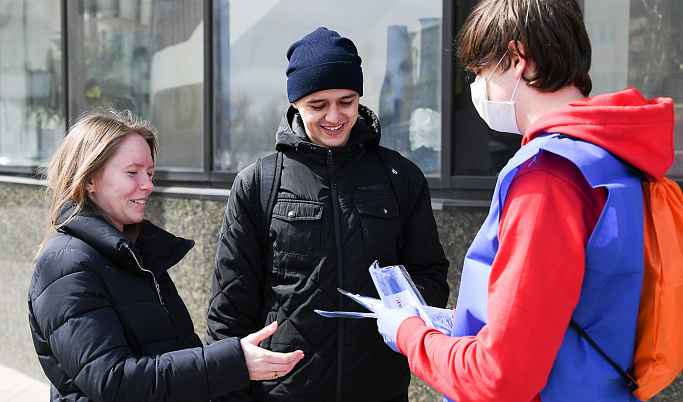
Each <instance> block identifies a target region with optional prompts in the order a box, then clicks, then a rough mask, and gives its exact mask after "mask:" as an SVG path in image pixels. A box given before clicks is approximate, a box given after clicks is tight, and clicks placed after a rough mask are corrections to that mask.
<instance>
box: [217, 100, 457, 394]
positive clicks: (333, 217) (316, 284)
mask: <svg viewBox="0 0 683 402" xmlns="http://www.w3.org/2000/svg"><path fill="white" fill-rule="evenodd" d="M379 139H380V130H379V123H378V122H377V119H376V117H375V115H374V114H373V113H372V112H371V111H370V110H369V109H367V108H365V107H363V106H361V107H360V110H359V118H358V121H357V123H356V125H355V126H354V128H353V129H352V132H351V136H350V138H349V141H348V143H347V145H344V146H342V147H338V148H331V149H326V148H323V147H320V146H318V145H315V144H313V143H311V142H310V140H308V138H307V136H306V134H305V131H304V129H303V123H302V122H301V118H300V116H299V115H298V114H296V109H294V108H290V109H289V111H288V112H287V113H286V114H285V116H284V117H283V120H282V123H281V124H280V128H279V130H278V133H277V149H278V150H279V151H282V152H283V154H284V160H283V167H282V178H281V184H280V188H279V191H278V194H277V201H276V203H275V207H274V210H273V215H272V223H271V226H270V240H269V252H268V255H267V258H266V263H265V267H264V265H263V264H262V261H261V256H260V246H259V233H260V232H259V228H258V227H257V223H256V222H259V217H258V213H259V208H260V203H259V191H258V188H259V187H258V180H257V174H256V169H255V166H254V165H252V166H250V167H247V168H246V169H245V170H243V171H242V172H241V173H240V174H239V175H238V176H237V178H236V179H235V182H234V185H233V187H232V191H231V193H230V199H229V201H228V207H227V210H226V214H225V218H224V221H223V228H222V230H221V236H220V240H219V245H218V251H217V256H216V267H215V270H214V277H213V281H212V285H211V295H210V298H209V312H208V326H209V328H208V339H209V342H212V341H216V340H219V339H223V338H225V337H229V336H243V335H245V334H248V333H251V332H253V331H254V330H255V329H257V328H260V327H262V326H263V325H265V324H268V323H270V322H272V321H275V320H277V321H278V323H279V328H278V330H277V331H276V332H275V334H274V335H273V336H272V337H271V338H269V339H266V340H265V341H264V342H262V345H261V346H263V347H266V348H268V349H271V350H273V351H281V352H289V351H292V350H296V349H301V350H303V351H304V354H305V358H304V359H303V360H302V361H301V362H299V363H298V365H297V366H296V367H295V368H294V370H293V371H292V372H291V373H290V374H288V375H287V376H285V377H283V378H277V379H274V380H272V381H263V382H258V383H256V382H252V384H251V389H250V390H243V391H242V394H241V396H242V397H243V398H244V399H249V398H252V397H253V398H254V399H256V400H272V401H310V400H316V401H334V400H338V401H341V400H344V401H382V400H387V399H391V398H393V397H395V396H397V395H400V394H401V393H404V392H406V390H407V388H408V385H409V382H410V369H409V367H408V363H407V361H406V359H405V357H404V356H403V355H401V354H398V353H395V352H393V351H392V350H391V349H390V348H389V347H388V346H386V345H385V344H384V342H383V340H382V337H381V336H380V335H379V333H378V332H377V325H376V321H375V320H373V319H356V320H354V319H348V320H344V319H331V318H324V317H322V316H320V315H318V314H316V313H315V312H314V309H322V310H347V311H348V310H356V311H362V310H363V308H362V307H360V306H359V305H358V304H356V303H355V302H354V301H352V300H350V299H349V298H346V297H345V296H343V295H341V294H340V293H339V292H338V291H337V288H343V289H345V290H347V291H350V292H353V293H359V294H362V295H368V296H373V297H378V295H377V291H376V290H375V286H374V285H373V282H372V280H371V278H370V275H369V272H368V268H369V267H370V265H371V264H372V262H373V261H375V260H378V261H379V264H380V266H388V265H396V264H402V265H403V266H405V268H406V269H407V270H408V272H409V273H410V275H411V277H412V279H413V281H414V282H415V284H416V286H417V287H418V288H419V290H420V291H421V293H422V295H423V296H424V298H425V300H426V301H427V303H428V304H431V305H433V306H439V307H444V306H445V304H446V302H447V298H448V293H449V287H448V284H447V282H446V271H447V268H448V260H447V259H446V257H445V255H444V252H443V249H442V247H441V244H440V243H439V238H438V233H437V228H436V223H435V220H434V216H433V212H432V209H431V199H430V195H429V188H428V185H427V181H426V180H425V178H424V175H423V174H422V172H421V171H420V170H419V168H417V166H415V165H414V164H413V163H412V162H410V161H408V160H407V159H405V158H403V163H402V166H399V167H397V170H398V171H397V172H396V173H397V174H398V175H406V177H407V180H406V182H407V185H406V187H405V188H404V189H403V190H402V191H403V194H395V191H396V192H398V191H401V190H400V189H394V188H393V187H392V184H391V180H390V178H389V175H388V174H389V173H388V172H387V170H386V169H385V167H384V165H383V164H382V161H381V160H380V159H379V156H378V154H377V151H376V149H377V147H378V146H379ZM397 197H406V199H407V202H406V203H405V205H406V206H407V207H408V208H407V214H406V216H405V226H404V227H403V225H402V223H401V221H402V219H401V218H400V216H399V204H400V203H399V200H398V198H397ZM249 394H250V395H249ZM239 396H240V395H235V398H238V397H239Z"/></svg>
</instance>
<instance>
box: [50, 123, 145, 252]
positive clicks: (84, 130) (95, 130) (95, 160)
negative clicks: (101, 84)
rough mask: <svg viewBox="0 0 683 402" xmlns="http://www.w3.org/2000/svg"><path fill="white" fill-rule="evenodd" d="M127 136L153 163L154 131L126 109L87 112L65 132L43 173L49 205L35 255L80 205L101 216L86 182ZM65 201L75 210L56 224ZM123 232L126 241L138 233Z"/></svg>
mask: <svg viewBox="0 0 683 402" xmlns="http://www.w3.org/2000/svg"><path fill="white" fill-rule="evenodd" d="M130 134H138V135H140V136H142V138H144V139H145V140H146V141H147V144H148V145H149V148H150V151H151V153H152V162H154V163H156V157H157V139H156V129H155V128H154V126H152V125H151V124H149V123H148V122H146V121H145V120H142V119H140V118H139V117H137V116H134V115H133V114H132V113H131V112H130V111H128V110H126V111H116V110H108V111H104V112H101V113H92V112H91V113H87V114H85V115H83V116H82V117H81V118H80V119H79V120H78V121H77V122H76V124H74V125H73V126H72V127H71V128H70V129H69V130H68V131H67V133H66V136H65V137H64V139H63V140H62V144H61V145H60V147H59V149H58V150H57V152H56V153H55V155H54V156H53V157H52V159H51V161H50V164H49V165H48V167H47V170H46V179H47V184H48V191H49V192H51V193H52V202H51V205H50V212H49V219H48V223H47V228H46V231H45V237H44V238H43V242H42V243H41V245H40V248H39V250H38V255H39V254H40V252H41V251H42V250H43V248H44V247H45V244H47V241H48V240H49V239H50V237H51V236H52V235H53V233H54V232H55V230H56V229H58V228H59V227H60V226H62V225H64V224H66V223H68V222H69V221H71V220H72V219H73V218H74V217H75V216H76V215H77V214H78V213H79V212H80V211H81V209H82V208H83V207H84V206H85V207H88V208H90V209H92V210H93V211H94V212H95V213H96V214H98V215H103V216H104V214H103V213H102V210H101V209H100V208H99V207H98V206H97V205H96V204H95V203H94V202H93V200H92V199H91V198H90V197H89V196H88V194H87V191H86V188H85V187H86V183H87V182H88V179H90V177H91V176H92V175H93V174H94V173H96V172H98V171H100V170H101V169H103V168H104V166H105V164H106V163H107V162H108V161H109V159H111V157H112V156H114V154H115V153H116V151H117V149H118V147H119V146H120V144H121V143H122V142H123V140H124V139H125V138H126V137H127V136H128V135H130ZM67 201H72V202H74V203H75V204H76V208H75V209H74V211H73V213H72V214H71V216H69V217H68V218H67V219H66V220H65V221H64V222H61V223H59V224H58V223H57V218H58V215H59V209H60V207H61V206H62V205H63V204H64V203H65V202H67ZM123 231H124V234H125V235H126V236H128V238H130V239H131V240H132V241H135V238H136V237H137V234H138V233H139V224H133V225H125V226H124V229H123Z"/></svg>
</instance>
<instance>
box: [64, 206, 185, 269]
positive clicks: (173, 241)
mask: <svg viewBox="0 0 683 402" xmlns="http://www.w3.org/2000/svg"><path fill="white" fill-rule="evenodd" d="M77 207H78V206H77V204H76V203H74V202H72V201H67V202H65V203H64V204H63V205H62V206H61V208H60V210H59V215H58V217H57V222H56V223H57V224H61V223H63V222H64V221H66V220H67V219H68V217H70V216H71V215H72V214H73V213H74V212H75V211H76V209H77ZM59 230H60V231H62V232H65V233H68V234H70V235H72V236H75V237H77V238H79V239H81V240H83V241H84V242H86V243H88V244H89V245H90V246H91V247H92V248H94V249H95V250H97V251H98V252H99V253H100V254H102V255H103V256H105V257H106V258H107V259H109V260H111V261H112V262H113V263H115V264H116V265H117V266H119V267H120V268H122V269H125V270H127V271H131V272H139V271H140V269H141V268H142V269H145V270H148V271H151V272H152V273H153V274H154V276H155V277H157V278H158V277H159V276H161V274H163V273H164V272H165V271H166V270H168V269H169V268H171V267H172V266H173V265H175V264H177V263H178V262H179V261H180V260H181V259H182V258H183V257H184V256H185V255H186V254H187V252H188V251H190V249H191V248H192V247H193V246H194V241H193V240H187V239H183V238H180V237H176V236H174V235H172V234H171V233H168V232H166V231H165V230H163V229H161V228H159V227H157V226H155V225H153V224H152V223H150V222H148V221H145V222H144V223H143V224H142V226H141V229H140V234H139V235H138V239H137V241H136V242H135V244H133V242H131V241H130V239H129V238H128V237H126V236H125V235H124V234H123V233H122V232H121V231H119V230H118V229H116V228H115V227H114V226H112V225H111V224H110V223H109V222H108V221H107V220H106V219H104V218H103V217H101V216H99V215H97V214H95V212H93V210H91V209H90V208H88V207H85V206H84V207H82V208H81V210H80V211H79V212H78V213H77V215H76V216H75V217H74V219H72V220H71V221H69V222H67V223H66V224H65V225H63V226H62V227H61V228H60V229H59Z"/></svg>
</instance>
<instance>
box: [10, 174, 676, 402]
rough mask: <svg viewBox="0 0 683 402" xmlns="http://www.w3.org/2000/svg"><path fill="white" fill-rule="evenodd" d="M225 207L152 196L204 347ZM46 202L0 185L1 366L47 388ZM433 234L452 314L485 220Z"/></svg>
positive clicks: (469, 216) (153, 215)
mask: <svg viewBox="0 0 683 402" xmlns="http://www.w3.org/2000/svg"><path fill="white" fill-rule="evenodd" d="M225 202H226V201H225V199H224V198H221V197H218V198H216V197H213V199H200V198H194V199H193V198H186V197H182V196H172V195H153V196H152V197H151V198H150V201H149V204H148V209H147V211H148V217H149V218H150V220H152V221H153V222H154V223H156V224H157V225H159V226H161V227H164V228H165V229H167V230H168V231H170V232H171V233H174V234H176V235H178V236H183V237H186V238H191V239H194V240H195V242H196V245H195V247H194V248H193V249H192V250H191V251H190V253H189V254H188V255H187V257H186V258H185V259H184V260H183V261H182V262H181V263H180V264H179V265H178V266H177V267H175V268H174V269H173V270H172V271H171V275H172V277H173V279H174V281H175V283H176V285H177V287H178V290H179V292H180V294H181V296H182V297H183V299H184V301H185V303H186V304H187V306H188V308H189V310H190V313H191V315H192V318H193V320H194V323H195V330H196V332H197V333H198V334H199V335H200V337H201V338H202V339H203V338H204V336H205V332H206V308H207V303H208V292H209V284H210V280H211V271H212V269H213V258H214V255H215V248H216V241H217V239H218V232H219V230H220V222H221V219H222V216H223V212H224V209H225ZM47 205H48V199H47V196H46V194H45V191H44V190H43V189H42V188H41V187H39V186H36V185H28V184H9V183H6V184H0V244H1V245H2V247H0V334H2V342H0V365H4V366H8V367H10V368H13V369H15V370H18V371H21V372H23V373H25V374H27V375H29V376H31V377H33V378H36V379H38V380H40V381H44V382H47V379H46V378H45V376H44V375H43V372H42V370H41V368H40V366H39V364H38V359H37V357H36V355H35V351H34V349H33V344H32V341H31V336H30V331H29V326H28V319H27V315H28V312H27V303H26V300H27V290H28V285H29V282H30V279H31V274H32V273H33V257H34V254H35V252H36V250H37V247H38V245H39V244H40V242H41V240H42V237H43V233H44V227H45V226H44V225H45V219H46V216H47ZM434 214H435V217H436V220H437V223H438V226H439V233H440V237H441V240H442V243H443V245H444V249H445V250H446V254H447V257H448V259H449V260H450V261H451V270H450V272H449V282H450V283H451V297H450V301H449V306H451V307H453V306H455V300H456V295H457V293H458V286H459V278H460V273H461V271H460V267H461V266H462V260H463V256H464V254H465V251H466V250H467V247H468V246H469V244H470V243H471V241H472V239H473V238H474V235H475V234H476V232H477V230H478V228H479V226H480V225H481V224H482V222H483V221H484V218H485V217H486V211H483V210H471V211H458V210H448V211H435V213H434ZM410 400H411V401H440V400H441V397H440V395H439V394H438V393H437V392H436V391H435V390H434V389H433V388H431V387H430V386H429V385H427V384H425V383H424V382H423V381H421V380H420V379H418V378H417V377H414V378H413V382H412V384H411V389H410ZM652 400H653V401H681V400H683V376H680V375H679V378H678V379H677V381H676V382H674V384H672V385H671V386H669V387H668V388H667V389H666V390H665V391H663V392H662V393H661V394H660V395H658V396H657V397H655V398H653V399H652Z"/></svg>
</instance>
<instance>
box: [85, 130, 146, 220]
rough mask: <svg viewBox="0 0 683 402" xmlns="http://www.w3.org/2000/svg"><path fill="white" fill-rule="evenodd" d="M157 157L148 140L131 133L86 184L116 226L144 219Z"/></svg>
mask: <svg viewBox="0 0 683 402" xmlns="http://www.w3.org/2000/svg"><path fill="white" fill-rule="evenodd" d="M153 173H154V161H153V160H152V153H151V151H150V148H149V144H147V141H146V140H145V139H144V138H142V136H140V135H138V134H128V135H127V136H126V138H125V139H124V140H123V141H122V142H121V144H120V145H119V147H118V149H117V150H116V153H115V154H114V155H113V156H112V157H111V158H110V159H109V160H108V161H107V162H106V163H105V165H104V167H103V168H102V169H101V170H100V171H98V172H96V173H95V174H93V175H92V176H91V177H90V179H88V183H87V185H86V190H87V191H88V193H89V196H90V198H91V199H92V200H93V202H94V203H95V204H97V206H98V207H99V208H100V209H101V210H102V212H103V213H104V215H105V216H104V217H105V218H106V219H107V221H109V223H111V224H112V225H113V226H114V227H116V228H117V229H119V230H120V231H123V225H129V224H133V223H138V222H141V221H142V219H143V211H144V210H145V207H146V205H147V197H149V194H150V193H151V192H152V190H153V189H154V185H153V184H152V174H153Z"/></svg>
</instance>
